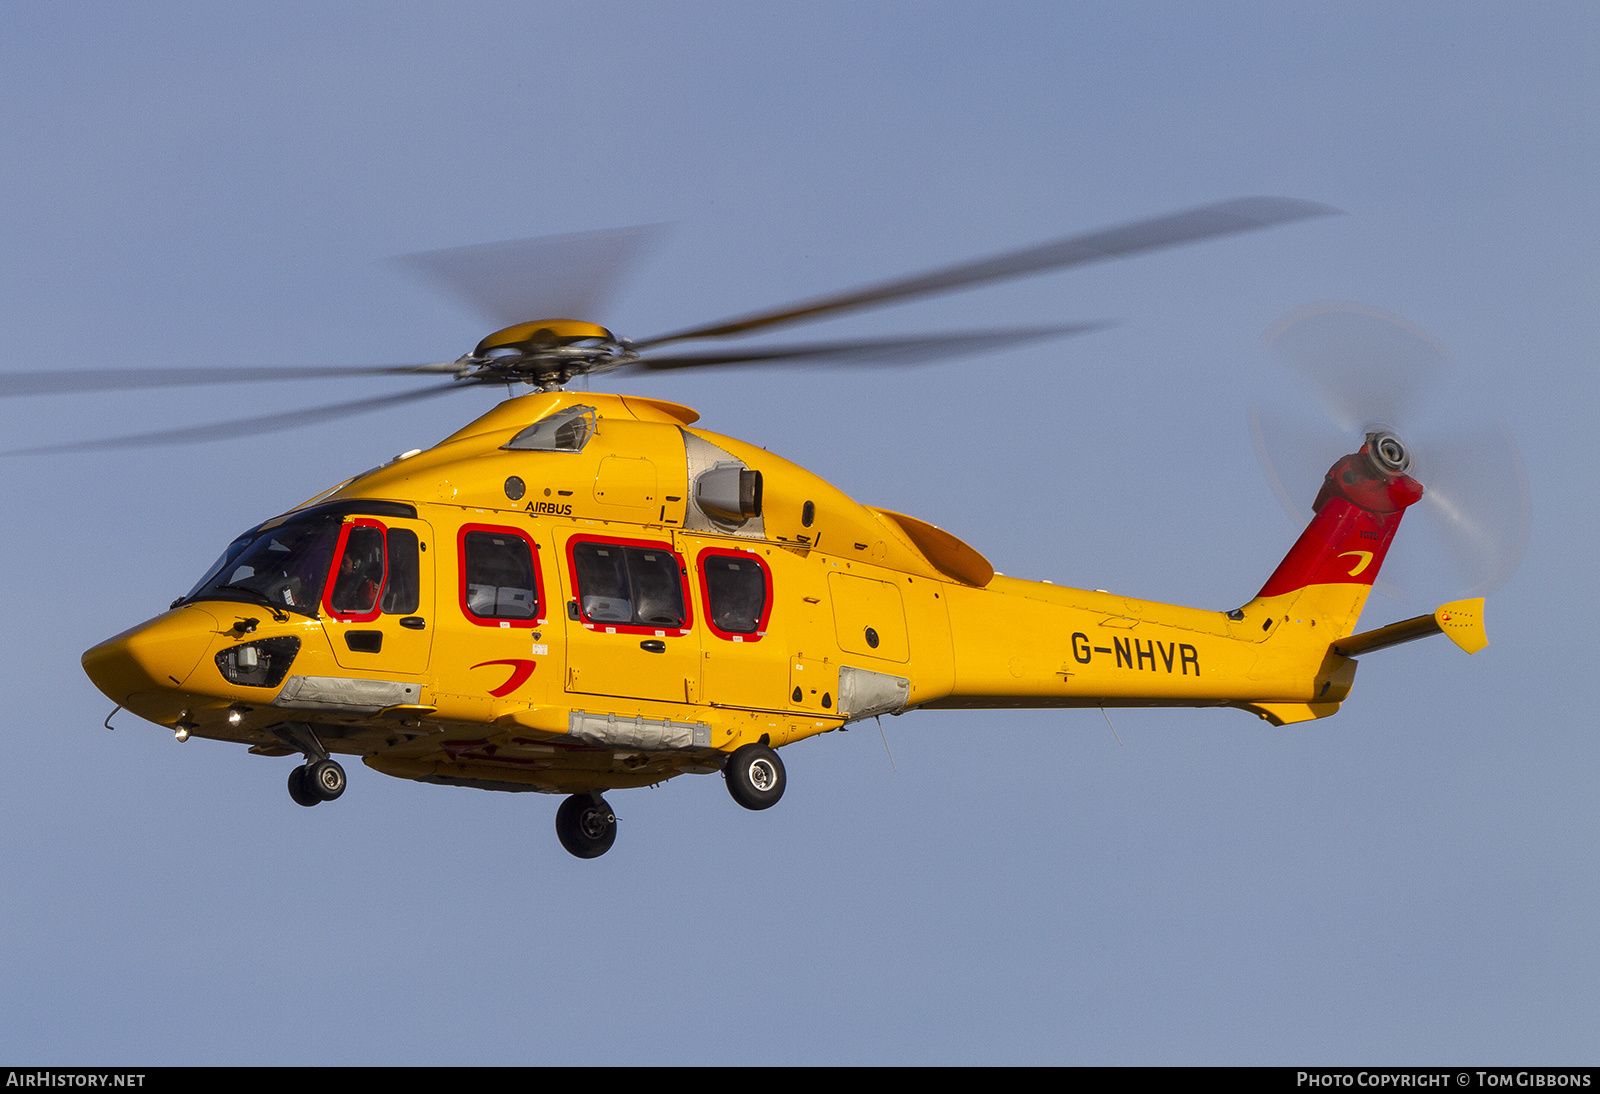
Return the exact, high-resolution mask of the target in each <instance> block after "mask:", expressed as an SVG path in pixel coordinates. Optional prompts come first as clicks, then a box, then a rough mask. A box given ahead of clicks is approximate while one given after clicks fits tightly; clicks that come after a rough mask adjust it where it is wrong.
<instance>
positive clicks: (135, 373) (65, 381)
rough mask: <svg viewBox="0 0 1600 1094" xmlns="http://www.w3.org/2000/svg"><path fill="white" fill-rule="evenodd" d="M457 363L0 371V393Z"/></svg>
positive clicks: (425, 370) (401, 372)
mask: <svg viewBox="0 0 1600 1094" xmlns="http://www.w3.org/2000/svg"><path fill="white" fill-rule="evenodd" d="M460 368H461V366H460V365H458V364H456V363H455V362H453V361H452V362H439V363H436V364H427V365H310V366H297V367H290V368H136V369H135V368H128V369H122V368H101V369H78V370H76V371H69V372H10V373H0V398H12V397H14V396H18V395H59V394H65V393H72V394H86V393H88V392H91V391H131V390H134V389H137V388H159V387H198V386H200V385H203V384H254V383H262V382H266V381H276V380H327V379H332V378H336V377H340V376H409V375H416V374H419V373H420V374H430V373H440V372H445V373H450V372H455V371H457V370H459V369H460Z"/></svg>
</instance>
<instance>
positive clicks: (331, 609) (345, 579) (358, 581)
mask: <svg viewBox="0 0 1600 1094" xmlns="http://www.w3.org/2000/svg"><path fill="white" fill-rule="evenodd" d="M384 531H385V529H384V527H383V525H382V524H379V523H378V522H377V521H375V520H358V521H354V522H351V523H348V524H346V525H345V526H344V527H343V529H342V530H341V532H340V536H339V552H338V562H337V564H336V566H335V568H334V573H333V581H332V582H331V583H330V584H329V588H328V594H327V599H326V602H325V604H324V606H325V607H326V608H327V610H328V614H329V615H331V616H334V617H335V618H337V619H343V620H354V621H361V622H365V621H368V620H372V619H376V618H377V617H378V597H379V595H380V594H381V593H382V592H383V581H384V577H385V576H386V572H387V570H388V565H387V563H388V551H387V550H386V549H385V548H386V544H385V538H384Z"/></svg>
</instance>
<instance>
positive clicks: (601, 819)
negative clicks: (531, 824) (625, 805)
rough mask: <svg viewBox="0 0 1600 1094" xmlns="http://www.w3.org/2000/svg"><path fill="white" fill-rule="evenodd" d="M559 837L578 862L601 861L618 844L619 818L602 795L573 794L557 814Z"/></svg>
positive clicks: (557, 834)
mask: <svg viewBox="0 0 1600 1094" xmlns="http://www.w3.org/2000/svg"><path fill="white" fill-rule="evenodd" d="M556 836H557V838H559V839H560V840H561V846H563V847H565V848H566V849H567V850H568V851H569V852H571V853H572V854H574V855H577V856H578V857H579V858H599V857H600V856H601V855H603V854H605V853H606V852H607V851H609V850H611V845H612V844H613V843H616V842H617V817H616V814H615V813H613V812H611V806H610V805H609V804H607V802H606V800H605V799H604V798H602V797H600V796H599V795H591V794H574V795H572V797H570V798H568V799H567V800H566V801H564V802H562V803H561V808H560V809H557V810H556Z"/></svg>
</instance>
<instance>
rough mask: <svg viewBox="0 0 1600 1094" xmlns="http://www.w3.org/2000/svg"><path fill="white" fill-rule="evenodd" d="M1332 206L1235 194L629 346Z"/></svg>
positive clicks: (1035, 269)
mask: <svg viewBox="0 0 1600 1094" xmlns="http://www.w3.org/2000/svg"><path fill="white" fill-rule="evenodd" d="M1339 211H1340V210H1338V209H1334V208H1332V207H1330V206H1327V205H1318V204H1316V203H1314V202H1309V201H1296V200H1294V199H1292V198H1273V197H1256V198H1239V199H1237V200H1235V201H1224V202H1221V203H1219V204H1216V205H1205V206H1201V207H1200V208H1198V209H1190V210H1187V211H1185V212H1181V213H1170V214H1168V215H1166V216H1160V217H1154V218H1151V219H1149V220H1138V221H1134V222H1132V223H1130V224H1123V225H1119V226H1118V227H1115V228H1107V229H1103V230H1101V231H1098V232H1090V233H1088V234H1087V235H1080V236H1070V237H1068V238H1066V239H1060V240H1057V241H1055V242H1054V243H1046V244H1043V245H1041V246H1036V247H1027V248H1024V249H1023V250H1020V251H1011V252H1009V253H1007V254H1001V255H995V256H993V257H990V258H984V259H979V260H977V261H975V262H963V263H960V264H958V265H955V266H946V267H944V268H942V269H937V270H932V271H930V272H928V273H923V274H916V275H913V276H911V277H903V278H896V279H895V280H893V281H884V282H880V283H878V284H876V285H867V286H864V287H862V288H859V289H854V290H851V291H849V292H843V293H836V294H833V295H829V296H820V297H816V298H815V299H812V300H806V301H802V302H800V303H797V304H790V305H787V306H784V307H780V308H774V309H771V310H768V311H761V312H755V313H752V314H750V315H746V316H742V317H740V318H737V319H730V320H724V321H721V322H717V323H711V324H707V325H705V326H699V327H691V328H690V329H688V330H682V331H677V332H675V333H673V334H665V335H661V336H659V337H656V338H649V339H646V340H644V341H642V342H639V343H636V345H637V347H638V348H641V349H642V348H644V347H645V346H656V345H661V344H662V343H665V342H677V341H682V340H684V339H689V338H721V337H726V336H728V335H735V334H747V333H749V332H750V331H753V330H759V329H762V328H766V327H774V326H778V325H780V324H783V323H799V322H809V321H812V320H817V319H823V318H827V317H831V316H834V315H838V314H840V313H841V312H846V311H851V310H854V309H857V308H866V307H875V306H879V305H883V304H890V303H893V302H895V301H898V300H906V299H910V298H911V297H914V296H927V295H929V294H932V293H941V292H952V291H954V290H956V289H965V288H970V287H972V286H975V285H981V284H983V283H985V282H989V281H999V280H1002V279H1004V278H1008V277H1021V276H1022V275H1024V274H1031V273H1039V272H1041V271H1044V270H1055V269H1064V268H1065V267H1068V266H1081V265H1084V264H1086V263H1090V262H1097V261H1099V260H1101V259H1106V258H1115V257H1119V256H1121V255H1131V254H1138V253H1140V252H1143V251H1153V250H1157V249H1159V248H1162V247H1175V246H1178V245H1180V244H1184V243H1196V242H1199V241H1200V240H1203V239H1212V238H1214V237H1217V236H1225V235H1232V234H1234V233H1236V232H1249V231H1254V230H1255V229H1257V228H1268V227H1271V226H1272V225H1275V224H1287V223H1289V222H1290V221H1295V220H1304V219H1306V218H1308V217H1320V216H1329V215H1331V214H1334V213H1338V212H1339Z"/></svg>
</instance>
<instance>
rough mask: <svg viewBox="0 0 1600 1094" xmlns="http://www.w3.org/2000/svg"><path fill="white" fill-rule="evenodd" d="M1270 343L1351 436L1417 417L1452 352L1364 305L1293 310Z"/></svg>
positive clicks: (1276, 328) (1275, 329) (1275, 328)
mask: <svg viewBox="0 0 1600 1094" xmlns="http://www.w3.org/2000/svg"><path fill="white" fill-rule="evenodd" d="M1265 339H1266V342H1267V345H1268V346H1269V347H1270V348H1271V350H1272V352H1273V353H1274V354H1276V355H1277V356H1278V357H1280V358H1281V359H1283V360H1284V361H1286V362H1287V363H1288V364H1289V365H1291V366H1292V367H1293V368H1294V369H1295V371H1297V372H1298V373H1299V374H1300V375H1301V376H1302V377H1303V378H1304V379H1305V380H1306V382H1307V383H1309V384H1310V385H1311V387H1312V388H1313V390H1315V391H1316V393H1317V397H1318V398H1319V399H1321V401H1322V405H1323V407H1324V409H1325V410H1326V411H1327V413H1328V417H1329V418H1331V419H1332V420H1333V423H1334V424H1335V425H1337V426H1338V427H1339V428H1340V429H1342V430H1345V431H1347V432H1354V431H1357V430H1365V429H1366V428H1367V427H1368V426H1370V425H1374V424H1379V423H1381V424H1385V425H1391V426H1393V425H1398V424H1399V423H1401V422H1410V421H1413V420H1415V414H1416V412H1417V410H1418V408H1419V406H1420V405H1421V403H1422V402H1423V401H1424V399H1425V397H1426V395H1427V393H1428V392H1429V391H1430V390H1431V389H1433V388H1434V387H1435V386H1437V384H1438V383H1439V381H1441V380H1442V379H1443V378H1444V375H1445V373H1446V371H1447V370H1448V368H1449V362H1450V352H1449V351H1448V350H1447V349H1445V348H1444V346H1442V345H1440V344H1439V342H1437V341H1436V340H1435V339H1434V338H1433V336H1432V335H1430V334H1428V333H1427V332H1426V331H1424V330H1422V329H1420V328H1418V327H1415V326H1413V325H1412V324H1410V323H1408V322H1406V321H1405V320H1404V319H1402V318H1400V317H1399V316H1398V315H1391V314H1390V313H1388V312H1385V311H1381V310H1379V309H1377V308H1369V307H1366V306H1365V305H1361V304H1333V303H1330V304H1313V305H1311V306H1310V307H1306V308H1301V309H1300V310H1299V311H1295V312H1290V313H1289V314H1288V315H1286V316H1284V317H1283V318H1282V319H1280V320H1279V321H1278V322H1277V323H1276V324H1275V325H1274V326H1273V327H1272V329H1271V330H1269V331H1267V333H1266V335H1265Z"/></svg>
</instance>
